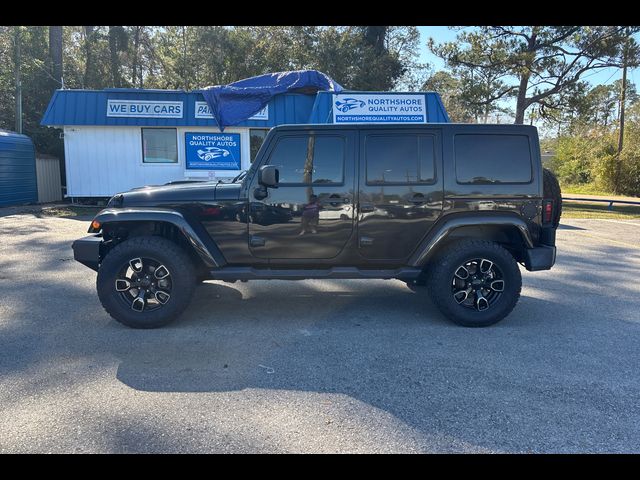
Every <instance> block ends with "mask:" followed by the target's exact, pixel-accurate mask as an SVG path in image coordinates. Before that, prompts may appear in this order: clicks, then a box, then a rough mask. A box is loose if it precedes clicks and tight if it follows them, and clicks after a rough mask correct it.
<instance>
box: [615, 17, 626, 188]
mask: <svg viewBox="0 0 640 480" xmlns="http://www.w3.org/2000/svg"><path fill="white" fill-rule="evenodd" d="M625 33H626V38H625V41H624V49H623V51H622V85H621V86H620V130H619V133H618V155H617V162H616V181H615V185H614V189H615V191H616V193H619V188H618V185H619V182H620V167H621V162H622V158H621V154H622V147H623V145H624V106H625V105H624V104H625V101H626V96H627V63H628V60H629V59H628V56H629V27H627V29H626V32H625Z"/></svg>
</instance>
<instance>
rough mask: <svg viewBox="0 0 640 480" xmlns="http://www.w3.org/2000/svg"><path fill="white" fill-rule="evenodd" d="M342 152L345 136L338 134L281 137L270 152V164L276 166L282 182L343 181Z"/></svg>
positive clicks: (302, 183) (330, 182) (329, 182)
mask: <svg viewBox="0 0 640 480" xmlns="http://www.w3.org/2000/svg"><path fill="white" fill-rule="evenodd" d="M344 152H345V142H344V138H343V137H339V136H329V135H305V136H300V137H283V138H281V139H280V140H278V144H277V145H276V148H275V149H274V150H273V152H272V153H271V156H270V157H269V164H270V165H276V166H277V167H278V171H279V173H280V183H282V184H287V183H288V184H299V185H312V184H313V185H318V184H324V185H331V184H333V185H335V184H342V183H343V182H344Z"/></svg>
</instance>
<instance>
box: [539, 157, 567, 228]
mask: <svg viewBox="0 0 640 480" xmlns="http://www.w3.org/2000/svg"><path fill="white" fill-rule="evenodd" d="M542 171H543V177H542V185H543V191H544V198H545V200H553V218H552V220H551V221H552V223H553V228H558V225H559V224H560V216H561V215H562V191H561V190H560V183H558V179H557V178H556V176H555V175H554V174H553V172H552V171H551V170H549V169H548V168H543V169H542Z"/></svg>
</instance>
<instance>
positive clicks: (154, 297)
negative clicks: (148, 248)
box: [114, 257, 172, 313]
mask: <svg viewBox="0 0 640 480" xmlns="http://www.w3.org/2000/svg"><path fill="white" fill-rule="evenodd" d="M114 288H115V289H116V291H117V292H118V293H119V294H120V298H121V299H122V300H123V301H124V303H125V304H126V305H127V306H129V307H130V308H131V310H133V311H134V312H140V313H142V312H144V311H154V310H157V309H159V308H162V307H163V306H164V305H166V304H167V303H168V302H169V300H171V288H172V282H171V272H169V269H168V268H167V267H165V266H164V265H163V264H162V263H161V262H160V261H159V260H157V259H155V258H149V257H136V258H132V259H130V260H129V261H128V262H126V263H125V264H124V265H123V266H122V268H121V269H120V272H119V273H118V277H117V278H116V281H115V285H114Z"/></svg>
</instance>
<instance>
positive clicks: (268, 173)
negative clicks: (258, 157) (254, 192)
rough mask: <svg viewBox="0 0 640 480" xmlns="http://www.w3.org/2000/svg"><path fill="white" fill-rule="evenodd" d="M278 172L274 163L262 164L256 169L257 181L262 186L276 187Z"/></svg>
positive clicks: (278, 179) (278, 178)
mask: <svg viewBox="0 0 640 480" xmlns="http://www.w3.org/2000/svg"><path fill="white" fill-rule="evenodd" d="M279 181H280V172H278V169H277V168H276V166H275V165H263V166H262V167H260V170H259V171H258V183H259V184H260V185H262V186H263V187H270V188H278V182H279Z"/></svg>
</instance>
